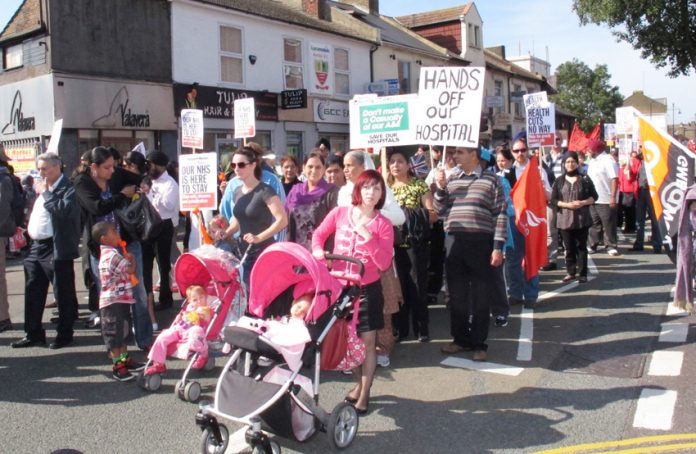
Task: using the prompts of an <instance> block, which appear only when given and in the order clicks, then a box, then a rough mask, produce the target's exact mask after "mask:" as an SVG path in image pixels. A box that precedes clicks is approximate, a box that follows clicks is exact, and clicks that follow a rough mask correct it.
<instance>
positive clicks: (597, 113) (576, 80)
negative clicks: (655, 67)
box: [551, 59, 623, 131]
mask: <svg viewBox="0 0 696 454" xmlns="http://www.w3.org/2000/svg"><path fill="white" fill-rule="evenodd" d="M610 78H611V76H610V74H609V72H608V71H607V65H597V66H596V67H595V69H594V71H593V70H592V69H591V68H590V67H589V66H587V65H586V64H585V63H583V62H581V61H579V60H577V59H573V61H569V62H565V63H563V64H562V65H560V66H559V67H558V69H557V70H556V85H557V87H556V88H557V90H558V94H556V95H553V96H551V99H552V100H553V102H555V103H556V104H557V105H558V106H559V107H561V108H562V109H564V110H567V111H569V112H571V113H573V114H575V115H576V116H577V117H578V121H579V122H580V126H581V127H582V129H584V130H585V131H589V130H590V129H592V127H593V126H594V125H595V124H596V123H598V122H602V123H613V122H614V112H615V109H616V108H617V107H621V105H622V104H623V96H621V93H619V87H616V86H611V85H610V84H609V79H610Z"/></svg>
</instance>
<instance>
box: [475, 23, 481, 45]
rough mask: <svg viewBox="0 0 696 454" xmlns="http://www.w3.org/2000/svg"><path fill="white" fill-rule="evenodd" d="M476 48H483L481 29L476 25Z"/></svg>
mask: <svg viewBox="0 0 696 454" xmlns="http://www.w3.org/2000/svg"><path fill="white" fill-rule="evenodd" d="M474 47H475V48H477V49H480V48H481V27H479V26H478V25H474Z"/></svg>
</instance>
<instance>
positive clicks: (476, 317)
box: [435, 147, 508, 361]
mask: <svg viewBox="0 0 696 454" xmlns="http://www.w3.org/2000/svg"><path fill="white" fill-rule="evenodd" d="M455 160H456V161H457V164H459V167H460V170H458V171H456V172H455V173H453V174H452V176H451V177H450V178H446V177H445V170H444V169H442V168H439V169H438V173H437V177H436V179H435V184H436V187H437V190H436V191H435V208H436V209H437V210H438V211H439V212H440V214H442V215H443V216H445V231H446V232H447V238H446V239H445V248H446V251H447V252H446V254H447V259H446V267H447V284H448V287H449V291H450V296H451V299H450V310H451V313H450V317H451V319H450V326H451V333H452V337H453V338H454V339H453V341H452V342H451V343H449V344H447V345H444V346H443V347H442V348H441V349H440V350H441V351H442V353H445V354H450V355H451V354H454V353H459V352H462V351H467V350H473V351H474V353H473V360H474V361H485V360H486V359H487V358H488V354H487V350H488V346H487V345H486V339H487V338H488V325H489V321H490V310H491V295H494V294H496V291H495V289H494V288H491V286H493V285H496V284H497V283H498V280H497V279H496V276H495V267H498V266H501V265H502V263H503V246H504V245H505V240H506V237H507V222H508V219H507V212H506V211H505V196H504V194H503V186H502V184H501V183H500V180H499V179H498V176H497V175H496V174H495V173H494V172H493V171H491V170H483V165H484V164H482V162H481V158H480V151H479V150H478V149H476V148H464V147H457V148H456V151H455Z"/></svg>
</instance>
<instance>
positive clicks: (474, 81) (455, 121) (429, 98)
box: [416, 66, 486, 148]
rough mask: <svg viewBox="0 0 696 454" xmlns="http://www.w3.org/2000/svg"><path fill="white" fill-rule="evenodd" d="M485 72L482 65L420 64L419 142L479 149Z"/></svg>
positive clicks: (417, 138)
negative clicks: (425, 65)
mask: <svg viewBox="0 0 696 454" xmlns="http://www.w3.org/2000/svg"><path fill="white" fill-rule="evenodd" d="M485 75H486V69H485V68H483V67H471V66H467V67H459V66H445V67H421V71H420V84H419V86H418V97H419V98H420V104H421V108H420V115H419V121H418V122H417V124H416V141H417V142H419V143H427V144H433V145H455V146H464V147H474V148H477V147H478V145H479V144H478V137H479V126H480V124H481V104H482V101H483V83H484V79H485Z"/></svg>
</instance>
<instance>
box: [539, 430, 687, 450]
mask: <svg viewBox="0 0 696 454" xmlns="http://www.w3.org/2000/svg"><path fill="white" fill-rule="evenodd" d="M674 441H680V442H681V443H669V444H657V443H665V442H674ZM634 445H651V446H639V447H634V448H629V449H621V448H624V447H627V446H634ZM687 449H692V450H695V451H696V433H694V434H677V435H654V436H651V437H639V438H631V439H628V440H618V441H602V442H598V443H585V444H581V445H575V446H567V447H565V448H555V449H548V450H545V451H537V452H536V453H535V454H572V453H583V452H585V453H592V454H605V453H606V454H608V453H612V454H615V453H623V454H649V453H654V452H676V451H685V450H687Z"/></svg>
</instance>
